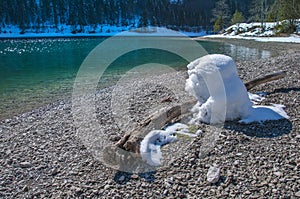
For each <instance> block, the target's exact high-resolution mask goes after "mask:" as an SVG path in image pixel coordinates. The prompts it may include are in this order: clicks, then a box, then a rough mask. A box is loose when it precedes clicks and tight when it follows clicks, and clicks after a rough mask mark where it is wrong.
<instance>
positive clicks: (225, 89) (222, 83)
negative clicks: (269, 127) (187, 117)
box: [186, 54, 288, 124]
mask: <svg viewBox="0 0 300 199" xmlns="http://www.w3.org/2000/svg"><path fill="white" fill-rule="evenodd" d="M187 67H188V75H189V78H188V79H187V81H186V90H187V91H188V92H190V93H191V94H192V95H194V96H195V97H196V98H197V100H198V103H197V104H196V105H195V106H194V108H193V109H192V112H193V113H194V117H193V119H192V121H191V122H192V123H199V122H205V123H211V124H215V123H222V122H224V121H228V120H236V119H240V122H243V123H250V122H255V121H257V122H262V121H266V120H278V119H282V118H288V115H287V114H286V113H285V111H284V110H283V106H282V105H272V106H253V102H252V101H251V100H250V97H251V98H252V99H253V98H254V97H255V95H253V94H248V92H247V89H246V87H245V85H244V83H243V82H242V80H241V79H240V78H239V76H238V73H237V68H236V64H235V63H234V61H233V59H232V58H231V57H228V56H226V55H219V54H215V55H207V56H204V57H201V58H199V59H197V60H195V61H193V62H191V63H190V64H189V65H188V66H187ZM255 100H256V101H259V99H258V98H256V99H255ZM260 100H263V98H261V99H260Z"/></svg>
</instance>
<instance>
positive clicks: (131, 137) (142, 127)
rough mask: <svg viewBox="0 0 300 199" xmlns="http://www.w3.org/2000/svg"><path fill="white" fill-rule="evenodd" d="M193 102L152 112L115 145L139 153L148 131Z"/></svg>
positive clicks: (275, 77) (259, 81)
mask: <svg viewBox="0 0 300 199" xmlns="http://www.w3.org/2000/svg"><path fill="white" fill-rule="evenodd" d="M285 76H286V72H285V71H282V72H276V73H273V74H269V75H265V76H263V77H259V78H257V79H254V80H251V81H249V82H247V83H245V86H246V88H247V90H248V91H249V90H251V89H252V88H254V87H256V86H258V85H261V84H264V83H267V82H270V81H274V80H278V79H281V78H284V77H285ZM195 104H196V100H195V99H192V100H190V101H188V102H185V103H183V104H176V105H173V106H171V107H167V108H164V109H162V110H160V111H158V112H156V113H153V114H152V115H150V116H149V117H148V118H147V119H146V120H144V121H143V122H141V123H140V124H139V125H138V126H137V127H136V128H135V129H134V130H132V131H129V132H127V133H125V135H124V136H123V138H122V139H121V140H120V141H119V142H117V143H116V146H117V147H119V148H121V149H124V150H126V151H130V152H133V153H139V147H140V143H141V141H142V140H143V138H144V137H145V136H146V135H147V133H149V132H150V131H151V130H153V129H162V128H163V127H164V126H166V125H167V124H168V123H171V122H172V121H173V122H174V120H176V118H179V117H180V116H181V115H183V114H186V113H187V112H188V111H189V110H190V109H191V108H192V107H193V105H195Z"/></svg>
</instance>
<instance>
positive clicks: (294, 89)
mask: <svg viewBox="0 0 300 199" xmlns="http://www.w3.org/2000/svg"><path fill="white" fill-rule="evenodd" d="M291 91H295V92H300V88H297V87H292V88H277V89H275V90H274V91H273V92H271V94H274V93H289V92H291Z"/></svg>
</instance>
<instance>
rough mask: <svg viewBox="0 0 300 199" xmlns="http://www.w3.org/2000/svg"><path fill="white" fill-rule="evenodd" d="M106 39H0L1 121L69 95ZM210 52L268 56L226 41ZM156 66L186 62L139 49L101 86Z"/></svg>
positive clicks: (207, 45) (238, 57)
mask: <svg viewBox="0 0 300 199" xmlns="http://www.w3.org/2000/svg"><path fill="white" fill-rule="evenodd" d="M104 40H105V38H65V39H59V38H51V39H7V40H0V102H1V103H0V119H3V118H8V117H11V116H12V115H15V114H18V113H22V112H25V111H28V110H31V109H33V108H36V107H38V106H41V105H43V104H46V103H49V102H53V101H56V100H60V99H62V98H64V97H66V96H70V95H71V93H72V87H73V82H74V79H75V77H76V74H77V71H78V69H79V67H80V65H81V63H82V62H83V60H84V59H85V58H86V57H87V55H88V54H89V53H90V52H91V50H93V49H94V48H95V47H96V46H97V45H98V44H100V43H101V42H102V41H104ZM200 44H201V45H202V46H203V47H204V48H205V49H206V51H207V52H208V53H222V54H227V55H229V56H232V57H233V58H234V59H236V60H250V59H258V58H265V57H270V56H271V52H269V51H263V50H259V49H253V48H247V47H244V46H236V45H231V44H227V43H218V42H209V41H201V42H200ZM149 61H151V62H157V63H163V64H166V65H168V66H171V67H173V68H175V69H177V70H180V69H185V67H186V65H187V63H186V61H185V60H183V59H181V58H180V57H178V56H176V55H174V54H171V53H167V52H163V51H160V50H149V49H148V50H139V51H134V52H131V53H128V54H126V55H125V56H122V57H121V58H120V59H118V60H116V61H115V62H114V63H113V64H112V65H111V66H110V67H109V68H108V69H107V70H106V72H105V74H104V76H103V77H102V78H101V80H100V82H99V87H101V88H103V87H106V86H110V85H112V84H113V83H114V82H115V81H117V79H118V78H119V77H120V76H121V75H122V74H124V73H125V72H126V71H127V70H129V69H130V68H131V67H133V66H135V65H139V64H143V63H146V62H149Z"/></svg>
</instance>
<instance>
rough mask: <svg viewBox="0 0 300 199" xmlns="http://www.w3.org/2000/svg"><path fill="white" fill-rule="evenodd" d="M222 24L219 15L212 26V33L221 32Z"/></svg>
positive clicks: (221, 18)
mask: <svg viewBox="0 0 300 199" xmlns="http://www.w3.org/2000/svg"><path fill="white" fill-rule="evenodd" d="M222 24H223V17H222V15H219V17H218V19H217V20H216V22H215V24H214V32H219V31H221V30H222V29H223V28H222Z"/></svg>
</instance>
